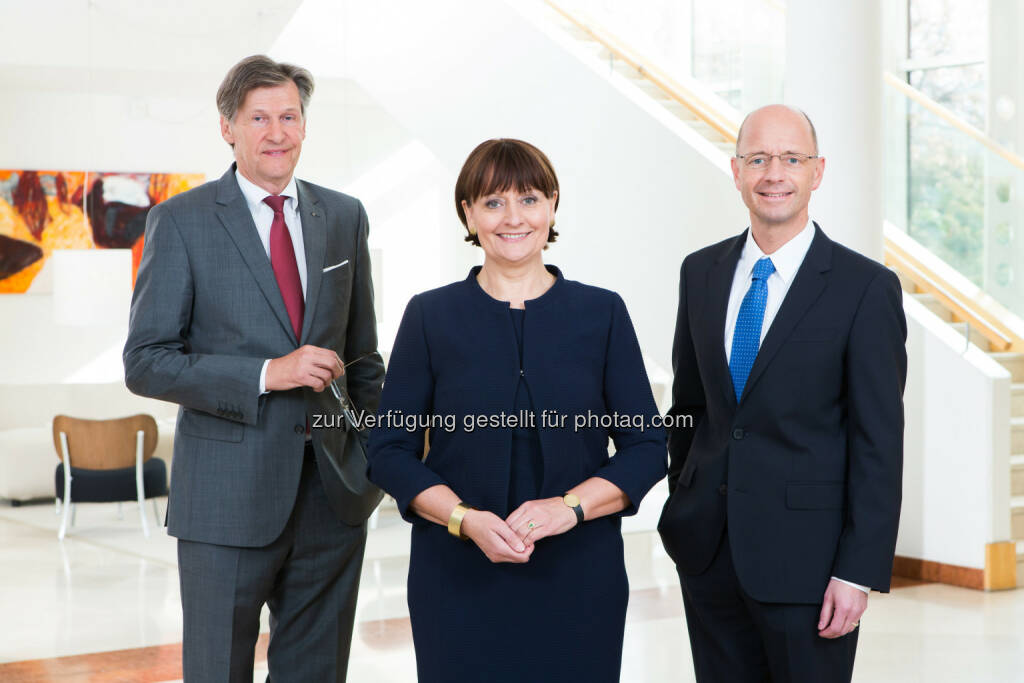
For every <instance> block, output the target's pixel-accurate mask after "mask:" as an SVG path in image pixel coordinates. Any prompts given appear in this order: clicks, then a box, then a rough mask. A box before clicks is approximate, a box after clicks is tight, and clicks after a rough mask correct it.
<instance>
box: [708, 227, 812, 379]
mask: <svg viewBox="0 0 1024 683" xmlns="http://www.w3.org/2000/svg"><path fill="white" fill-rule="evenodd" d="M813 240H814V224H813V223H812V222H811V221H807V225H805V226H804V229H803V230H801V231H800V232H798V233H797V234H796V235H795V236H793V237H792V238H791V239H790V240H789V241H788V242H786V243H785V244H783V245H782V246H781V247H779V248H778V249H777V250H776V251H775V253H774V254H771V255H770V256H769V258H770V259H771V260H772V264H773V265H774V266H775V272H774V273H772V274H771V275H769V276H768V279H767V280H766V282H765V284H766V285H767V286H768V302H767V303H766V304H765V306H764V322H762V323H761V339H760V340H759V341H758V345H760V343H761V342H763V341H764V337H765V335H766V334H767V333H768V328H770V327H771V326H772V321H774V320H775V315H776V314H777V313H778V312H779V307H780V306H782V300H783V299H785V298H786V294H787V293H788V292H789V286H790V285H791V284H793V278H795V277H796V271H798V270H800V265H801V264H802V263H803V262H804V257H805V256H807V250H808V249H810V248H811V242H812V241H813ZM765 256H767V254H765V253H764V252H763V251H761V248H760V247H759V246H757V242H755V241H754V233H753V231H749V230H748V231H747V241H746V243H745V244H744V245H743V252H742V253H741V254H740V260H739V262H737V263H736V273H735V274H734V275H733V277H732V289H731V290H730V291H729V308H727V309H726V312H725V359H726V360H727V361H730V362H731V361H732V333H733V330H735V329H736V318H738V317H739V314H740V304H741V303H743V297H744V296H746V295H747V290H748V289H750V283H751V282H752V281H753V274H754V264H755V263H757V262H758V261H760V260H761V259H762V258H764V257H765Z"/></svg>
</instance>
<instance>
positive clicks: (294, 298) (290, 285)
mask: <svg viewBox="0 0 1024 683" xmlns="http://www.w3.org/2000/svg"><path fill="white" fill-rule="evenodd" d="M286 199H287V197H284V196H282V195H270V196H268V197H265V198H264V199H263V201H264V203H266V205H267V206H269V207H270V208H271V209H273V210H274V222H273V223H271V224H270V267H271V268H273V269H274V277H275V278H277V287H278V289H280V290H281V298H283V299H284V307H285V308H286V309H287V310H288V318H289V319H290V320H291V321H292V329H293V330H295V339H296V341H301V337H302V316H303V313H305V310H306V303H305V301H304V300H303V298H302V280H300V279H299V266H298V264H297V263H296V262H295V249H294V248H293V247H292V237H291V235H290V234H288V226H287V225H285V222H284V202H285V200H286Z"/></svg>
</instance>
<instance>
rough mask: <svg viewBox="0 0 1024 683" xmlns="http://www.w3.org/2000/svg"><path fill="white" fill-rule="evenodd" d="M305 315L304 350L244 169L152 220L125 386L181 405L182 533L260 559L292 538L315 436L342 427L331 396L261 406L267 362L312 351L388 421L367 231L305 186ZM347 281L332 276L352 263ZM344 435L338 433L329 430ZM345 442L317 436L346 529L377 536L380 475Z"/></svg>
mask: <svg viewBox="0 0 1024 683" xmlns="http://www.w3.org/2000/svg"><path fill="white" fill-rule="evenodd" d="M297 186H298V195H299V196H298V203H299V211H300V215H301V217H302V235H303V240H304V243H305V254H306V264H307V269H308V274H307V280H306V308H305V315H304V318H303V326H302V338H301V339H296V338H295V333H294V332H293V330H292V327H291V323H290V322H289V320H288V313H287V311H286V310H285V306H284V301H283V300H282V298H281V293H280V291H279V289H278V286H277V281H276V280H275V278H274V272H273V270H272V269H271V267H270V260H269V259H268V258H267V253H266V251H264V249H263V245H262V243H261V242H260V239H259V235H258V234H257V231H256V226H255V224H254V223H253V220H252V215H251V214H250V213H249V208H248V206H247V205H246V202H245V198H244V196H243V195H242V192H241V190H240V189H239V187H238V182H237V180H236V179H235V168H234V165H232V167H231V168H230V169H229V170H228V172H227V173H225V174H224V175H223V176H222V177H221V178H220V180H217V181H213V182H209V183H206V184H205V185H202V186H201V187H198V188H196V189H194V190H191V191H189V192H186V193H184V194H181V195H178V196H176V197H172V198H171V199H168V200H167V201H165V202H163V203H161V204H158V205H157V206H155V207H153V208H152V209H151V210H150V212H149V216H148V218H147V221H146V241H145V247H144V249H143V252H142V262H141V264H140V266H139V273H138V279H137V281H136V285H135V293H134V296H133V297H132V306H131V319H130V324H129V332H128V341H127V343H126V344H125V349H124V366H125V381H126V382H127V385H128V388H129V389H130V390H131V391H133V392H134V393H136V394H139V395H142V396H150V397H153V398H158V399H163V400H165V401H171V402H174V403H178V404H180V406H181V408H180V409H179V411H178V425H177V430H176V432H175V441H174V462H173V466H172V476H171V494H170V500H169V503H168V509H167V526H168V532H169V533H170V534H171V535H172V536H176V537H178V538H182V539H187V540H192V541H201V542H204V543H216V544H222V545H235V546H251V547H258V546H262V545H266V544H268V543H270V542H271V541H273V540H274V539H275V538H277V536H278V535H280V533H281V531H282V530H283V528H284V525H285V523H286V522H287V521H288V517H289V515H290V514H291V510H292V507H293V504H294V501H295V496H296V492H297V490H298V485H299V475H300V473H301V470H302V459H303V450H304V447H305V425H306V424H307V419H308V420H309V423H310V424H314V423H315V422H316V420H315V419H314V416H315V415H317V414H320V413H322V414H328V415H337V414H338V413H339V412H340V411H339V406H338V402H337V400H336V399H335V398H334V396H333V394H332V392H331V391H330V390H329V389H328V390H326V391H324V392H321V393H317V392H315V391H313V390H312V389H309V388H300V389H293V390H291V391H275V392H270V393H268V394H264V395H260V393H259V378H260V372H261V370H262V367H263V362H264V361H265V360H266V359H268V358H277V357H279V356H283V355H286V354H288V353H290V352H291V351H294V350H295V349H296V348H298V347H299V346H301V345H303V344H312V345H314V346H320V347H324V348H328V349H334V350H335V351H336V352H337V353H338V355H339V356H340V357H341V358H342V360H343V361H346V362H347V361H351V360H354V359H356V358H358V357H360V356H362V355H364V354H367V353H372V354H373V355H372V356H370V357H368V358H366V359H364V360H362V361H360V362H359V363H356V364H354V365H353V366H351V367H350V368H348V369H347V370H346V374H345V375H344V376H342V377H341V378H340V379H339V380H338V384H339V386H342V387H345V386H346V385H347V388H348V392H349V394H350V396H351V398H352V401H353V402H354V403H355V405H356V407H357V408H359V409H365V410H367V411H375V410H376V409H377V404H378V402H379V399H380V389H381V384H382V381H383V377H384V364H383V362H382V361H381V358H380V356H379V355H378V354H377V353H376V350H377V332H376V324H375V320H374V311H373V288H372V283H371V279H370V259H369V251H368V249H367V244H366V239H367V231H368V226H367V220H366V212H365V210H364V209H363V206H362V204H361V203H360V202H359V201H358V200H357V199H355V198H353V197H349V196H347V195H344V194H341V193H339V192H334V191H332V190H328V189H326V188H323V187H319V186H317V185H313V184H310V183H307V182H303V181H301V180H299V181H297ZM346 261H347V263H345V264H344V265H342V266H339V267H336V268H333V269H330V270H328V271H327V272H324V268H329V267H330V266H334V265H336V264H339V263H343V262H346ZM326 422H328V423H329V422H330V421H326ZM346 437H347V433H346V432H345V431H344V430H343V429H313V446H314V448H315V450H316V456H317V463H318V465H319V470H320V475H321V476H320V478H321V480H322V481H323V482H324V487H325V489H326V491H327V495H328V498H329V500H330V504H331V506H332V507H333V509H334V511H335V512H336V514H337V516H338V518H339V519H340V520H341V521H343V522H345V523H347V524H350V525H358V524H362V523H363V522H364V521H365V520H366V518H367V517H368V516H369V514H370V512H371V511H372V510H373V508H374V507H376V505H377V503H378V502H379V501H380V497H381V493H380V491H379V490H378V489H377V488H376V487H374V486H373V485H372V484H370V483H369V482H368V481H367V479H366V475H365V471H366V462H365V460H364V459H362V458H359V460H360V461H359V462H349V460H352V458H348V459H346V458H345V457H343V456H344V452H345V449H344V446H345V439H346Z"/></svg>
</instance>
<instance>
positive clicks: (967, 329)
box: [949, 322, 992, 351]
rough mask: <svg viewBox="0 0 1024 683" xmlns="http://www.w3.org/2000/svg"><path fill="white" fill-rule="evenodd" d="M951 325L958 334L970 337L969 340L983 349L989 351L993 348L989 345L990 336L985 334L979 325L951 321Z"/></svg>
mask: <svg viewBox="0 0 1024 683" xmlns="http://www.w3.org/2000/svg"><path fill="white" fill-rule="evenodd" d="M949 326H950V327H952V328H953V329H954V330H956V331H957V334H959V335H960V336H961V337H968V339H969V341H970V342H971V343H972V344H974V345H975V346H977V347H978V348H979V349H981V350H982V351H988V350H989V349H990V348H992V347H991V346H989V341H988V338H987V337H986V336H985V335H983V334H982V333H981V331H980V330H979V329H978V328H977V327H974V326H973V325H971V324H970V323H968V322H962V323H950V324H949Z"/></svg>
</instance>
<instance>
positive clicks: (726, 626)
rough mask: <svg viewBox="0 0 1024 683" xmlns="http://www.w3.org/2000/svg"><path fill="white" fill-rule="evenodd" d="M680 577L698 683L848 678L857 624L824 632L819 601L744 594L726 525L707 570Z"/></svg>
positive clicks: (826, 682)
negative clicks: (838, 634) (846, 630)
mask: <svg viewBox="0 0 1024 683" xmlns="http://www.w3.org/2000/svg"><path fill="white" fill-rule="evenodd" d="M679 579H680V582H681V584H682V587H683V605H684V607H685V609H686V625H687V628H688V629H689V631H690V648H691V649H692V651H693V667H694V670H695V672H696V674H697V681H698V683H849V681H850V678H851V677H852V676H853V659H854V655H855V654H856V650H857V634H858V631H857V630H854V631H853V632H852V633H850V634H849V635H847V636H843V637H842V638H837V639H835V640H829V639H827V638H822V637H821V636H819V635H818V617H819V615H820V614H821V605H820V604H818V605H795V604H775V603H764V602H758V601H757V600H754V599H753V598H751V597H750V596H749V595H747V594H746V592H744V590H743V587H742V586H741V585H740V582H739V579H738V578H737V577H736V570H735V568H734V567H733V562H732V551H731V550H730V548H729V535H728V532H726V533H724V534H722V540H721V543H720V545H719V547H718V551H717V553H716V554H715V558H714V560H712V562H711V566H710V567H708V569H707V570H705V571H704V573H703V574H697V575H692V576H691V575H687V574H683V573H682V572H680V573H679ZM824 591H825V586H822V593H823V594H824Z"/></svg>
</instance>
